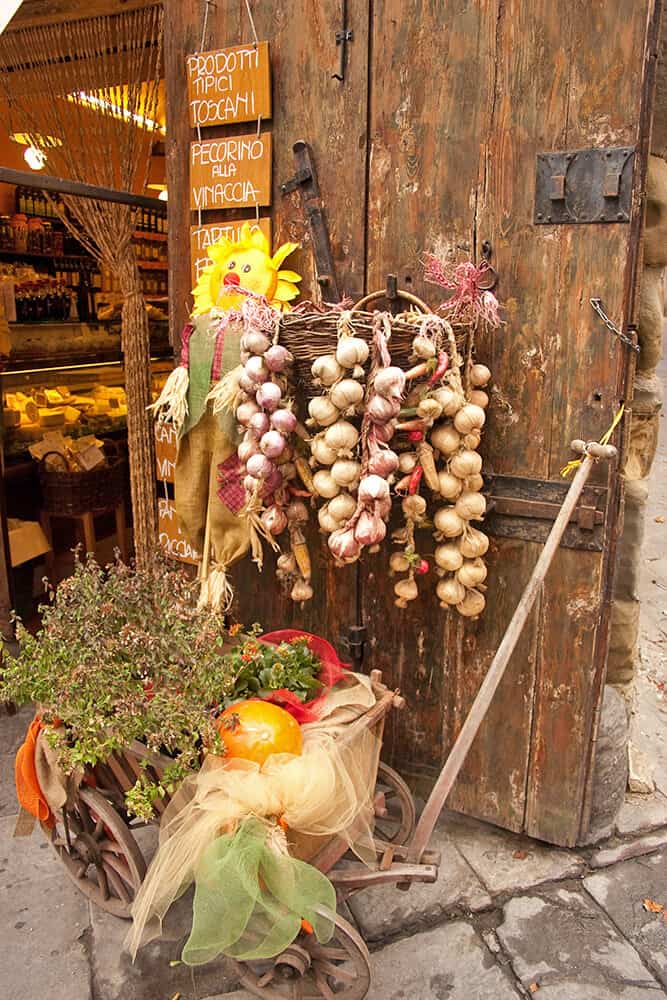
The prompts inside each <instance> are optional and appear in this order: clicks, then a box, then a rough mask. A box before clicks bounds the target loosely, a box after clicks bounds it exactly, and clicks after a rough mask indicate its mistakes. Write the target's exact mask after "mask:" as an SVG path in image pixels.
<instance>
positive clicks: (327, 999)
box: [315, 972, 336, 1000]
mask: <svg viewBox="0 0 667 1000" xmlns="http://www.w3.org/2000/svg"><path fill="white" fill-rule="evenodd" d="M315 983H316V985H317V988H318V990H319V991H320V993H321V994H322V996H323V997H324V1000H336V994H335V993H334V992H333V990H331V989H330V988H329V985H328V983H327V982H326V980H325V979H324V977H323V976H321V975H320V974H319V973H318V972H315Z"/></svg>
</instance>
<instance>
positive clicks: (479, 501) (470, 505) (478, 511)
mask: <svg viewBox="0 0 667 1000" xmlns="http://www.w3.org/2000/svg"><path fill="white" fill-rule="evenodd" d="M454 510H455V511H456V513H457V514H458V515H459V517H462V518H463V520H464V521H471V520H479V518H481V517H484V513H485V511H486V500H485V499H484V497H483V496H482V494H481V493H467V492H466V493H462V494H461V496H460V497H459V498H458V500H457V501H456V505H455V507H454Z"/></svg>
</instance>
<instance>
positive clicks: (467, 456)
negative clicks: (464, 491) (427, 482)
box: [449, 449, 482, 479]
mask: <svg viewBox="0 0 667 1000" xmlns="http://www.w3.org/2000/svg"><path fill="white" fill-rule="evenodd" d="M449 471H450V472H452V473H453V474H454V475H455V476H458V478H459V479H467V477H468V476H474V475H475V474H476V473H478V472H481V471H482V456H481V455H478V454H477V452H476V451H471V450H470V449H466V450H464V451H460V452H459V453H458V455H454V456H453V457H452V458H451V460H450V462H449Z"/></svg>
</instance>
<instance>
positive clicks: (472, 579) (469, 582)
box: [456, 557, 487, 589]
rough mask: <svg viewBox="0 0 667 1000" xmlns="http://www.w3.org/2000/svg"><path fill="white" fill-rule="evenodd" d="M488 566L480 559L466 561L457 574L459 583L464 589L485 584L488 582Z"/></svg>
mask: <svg viewBox="0 0 667 1000" xmlns="http://www.w3.org/2000/svg"><path fill="white" fill-rule="evenodd" d="M486 572H487V571H486V565H485V564H484V560H483V559H480V558H479V557H478V558H476V559H466V560H465V562H464V563H463V565H462V566H461V567H460V568H459V570H458V571H457V573H456V579H457V580H458V581H459V583H462V584H463V586H464V587H467V588H468V589H470V588H471V587H476V586H477V585H478V584H480V583H484V581H485V580H486Z"/></svg>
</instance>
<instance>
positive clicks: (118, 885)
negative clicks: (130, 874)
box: [106, 868, 132, 903]
mask: <svg viewBox="0 0 667 1000" xmlns="http://www.w3.org/2000/svg"><path fill="white" fill-rule="evenodd" d="M106 873H107V877H108V879H109V882H110V883H111V885H112V887H113V889H114V890H115V892H116V895H117V896H118V898H119V899H121V900H122V901H123V902H124V903H131V902H132V896H131V895H130V893H129V892H128V890H127V886H126V885H125V883H124V882H123V880H122V878H121V877H120V875H118V873H117V872H115V871H114V869H113V868H107V870H106Z"/></svg>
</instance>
